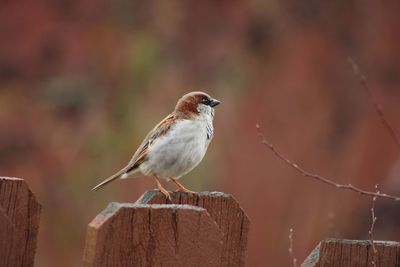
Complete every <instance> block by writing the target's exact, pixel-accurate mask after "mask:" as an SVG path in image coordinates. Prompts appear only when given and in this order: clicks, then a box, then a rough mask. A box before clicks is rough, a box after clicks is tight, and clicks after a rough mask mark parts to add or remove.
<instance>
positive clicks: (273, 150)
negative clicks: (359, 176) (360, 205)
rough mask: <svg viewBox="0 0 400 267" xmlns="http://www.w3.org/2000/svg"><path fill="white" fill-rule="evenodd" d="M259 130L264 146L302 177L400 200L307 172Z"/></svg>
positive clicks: (369, 194) (398, 198)
mask: <svg viewBox="0 0 400 267" xmlns="http://www.w3.org/2000/svg"><path fill="white" fill-rule="evenodd" d="M256 128H257V133H258V136H259V137H260V139H261V142H262V144H263V145H264V146H265V147H266V148H268V149H269V150H270V151H271V152H272V153H273V154H274V155H275V156H276V157H277V158H278V159H280V160H282V161H283V162H285V163H286V164H287V165H289V166H290V167H292V168H293V169H295V170H296V171H297V172H298V173H300V174H301V175H302V176H305V177H309V178H311V179H314V180H317V181H319V182H322V183H325V184H327V185H330V186H333V187H336V188H339V189H344V190H350V191H354V192H357V193H359V194H361V195H367V196H375V197H381V198H388V199H392V200H400V197H398V196H393V195H388V194H385V193H380V192H370V191H366V190H363V189H361V188H359V187H356V186H354V185H352V184H339V183H336V182H334V181H332V180H329V179H327V178H325V177H323V176H321V175H318V174H313V173H310V172H308V171H306V170H304V169H303V168H301V167H299V165H297V164H296V163H293V162H292V161H290V160H289V159H287V158H286V157H285V156H284V155H282V154H281V153H280V152H278V151H277V150H276V149H275V147H274V146H273V145H272V144H271V143H270V142H268V141H267V139H266V138H265V136H264V134H263V133H262V132H261V127H260V125H258V124H257V125H256Z"/></svg>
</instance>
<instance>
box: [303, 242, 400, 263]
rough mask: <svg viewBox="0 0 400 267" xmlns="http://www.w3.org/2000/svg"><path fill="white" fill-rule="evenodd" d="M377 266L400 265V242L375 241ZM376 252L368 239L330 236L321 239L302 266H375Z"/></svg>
mask: <svg viewBox="0 0 400 267" xmlns="http://www.w3.org/2000/svg"><path fill="white" fill-rule="evenodd" d="M375 247H376V249H377V251H378V252H377V254H376V255H375V263H376V266H377V267H393V266H400V243H398V242H391V241H375ZM373 257H374V254H373V251H372V245H371V242H370V241H368V240H346V239H333V238H328V239H324V240H322V241H321V243H320V244H318V246H317V247H316V248H315V249H314V250H313V252H312V253H311V254H310V255H309V256H308V258H307V259H306V260H305V261H304V262H303V264H302V265H301V267H339V266H349V267H353V266H354V267H356V266H359V267H361V266H373V265H372V260H373Z"/></svg>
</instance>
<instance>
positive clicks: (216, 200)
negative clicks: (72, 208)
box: [0, 177, 400, 267]
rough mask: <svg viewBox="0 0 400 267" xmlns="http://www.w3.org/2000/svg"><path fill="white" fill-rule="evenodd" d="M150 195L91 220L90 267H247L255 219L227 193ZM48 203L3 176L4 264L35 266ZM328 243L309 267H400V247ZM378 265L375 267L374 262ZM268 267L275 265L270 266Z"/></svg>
mask: <svg viewBox="0 0 400 267" xmlns="http://www.w3.org/2000/svg"><path fill="white" fill-rule="evenodd" d="M171 196H172V203H167V201H166V199H165V197H164V196H163V195H162V194H160V193H159V192H155V191H149V192H147V193H145V194H144V195H143V196H142V197H141V198H140V199H139V200H138V201H137V202H136V203H110V204H109V205H108V206H107V207H106V208H105V209H104V210H103V211H102V212H101V213H100V214H99V215H97V216H96V217H95V218H94V220H93V221H92V222H90V223H89V226H88V231H87V236H86V244H85V249H84V253H83V254H84V255H83V266H96V267H97V266H244V265H245V260H246V246H247V234H248V231H249V219H248V218H247V216H246V214H245V213H244V212H243V210H242V209H241V208H240V206H239V204H238V203H237V202H236V200H235V199H234V198H233V197H232V196H231V195H228V194H224V193H219V192H203V193H200V194H198V195H188V194H184V193H173V194H172V195H171ZM40 210H41V206H40V204H39V203H38V202H37V201H36V198H35V196H34V195H33V194H32V192H31V191H30V190H29V188H28V186H27V184H26V183H25V182H24V180H22V179H18V178H7V177H0V266H1V267H3V266H4V267H8V266H10V267H14V266H17V267H19V266H33V264H34V257H35V250H36V243H37V235H38V229H39V220H40ZM375 248H376V253H373V249H372V245H371V242H370V241H359V240H343V239H324V240H323V241H322V242H321V243H320V244H319V245H318V246H317V247H316V248H315V249H314V250H313V251H312V253H311V254H310V255H309V257H308V258H307V259H306V260H305V261H304V263H303V264H302V265H301V266H302V267H340V266H348V267H353V266H379V267H391V266H400V243H398V242H387V241H385V242H384V241H378V242H376V243H375ZM372 262H375V265H374V264H373V263H372ZM265 266H268V263H265Z"/></svg>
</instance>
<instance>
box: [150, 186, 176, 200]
mask: <svg viewBox="0 0 400 267" xmlns="http://www.w3.org/2000/svg"><path fill="white" fill-rule="evenodd" d="M154 190H155V191H160V192H161V193H162V194H163V195H164V196H165V198H166V199H167V200H169V201H170V202H172V198H171V194H170V193H169V192H168V191H167V190H165V189H164V188H163V189H160V188H155V189H154Z"/></svg>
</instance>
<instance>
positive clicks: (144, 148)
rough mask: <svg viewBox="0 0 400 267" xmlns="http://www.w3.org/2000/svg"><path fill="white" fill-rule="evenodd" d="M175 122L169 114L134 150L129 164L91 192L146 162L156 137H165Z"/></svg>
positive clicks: (174, 117) (173, 117)
mask: <svg viewBox="0 0 400 267" xmlns="http://www.w3.org/2000/svg"><path fill="white" fill-rule="evenodd" d="M176 120H177V118H176V115H175V114H174V113H171V114H170V115H168V116H167V117H165V118H164V119H163V120H162V121H161V122H160V123H159V124H157V125H156V126H155V127H154V128H153V129H152V130H151V131H150V132H149V133H148V134H147V136H146V137H145V139H144V140H143V142H142V143H141V144H140V146H139V148H138V149H137V150H136V152H135V154H134V155H133V157H132V159H131V161H130V162H129V164H128V165H126V166H125V167H124V168H122V169H121V170H120V171H118V172H117V173H115V174H114V175H112V176H110V177H108V178H107V179H105V180H104V181H103V182H101V183H100V184H98V185H96V186H95V187H94V188H93V189H92V190H98V189H100V188H101V187H103V186H104V185H106V184H108V183H110V182H112V181H114V180H115V179H118V178H120V177H121V176H122V175H124V174H128V173H130V172H132V171H133V170H135V169H136V168H138V167H139V166H140V164H142V163H143V162H144V161H146V159H147V154H148V151H149V148H150V147H151V145H152V144H153V142H154V140H155V139H156V138H158V137H161V136H163V135H165V134H166V133H167V132H168V131H169V129H170V128H171V127H172V126H173V124H174V122H175V121H176Z"/></svg>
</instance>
